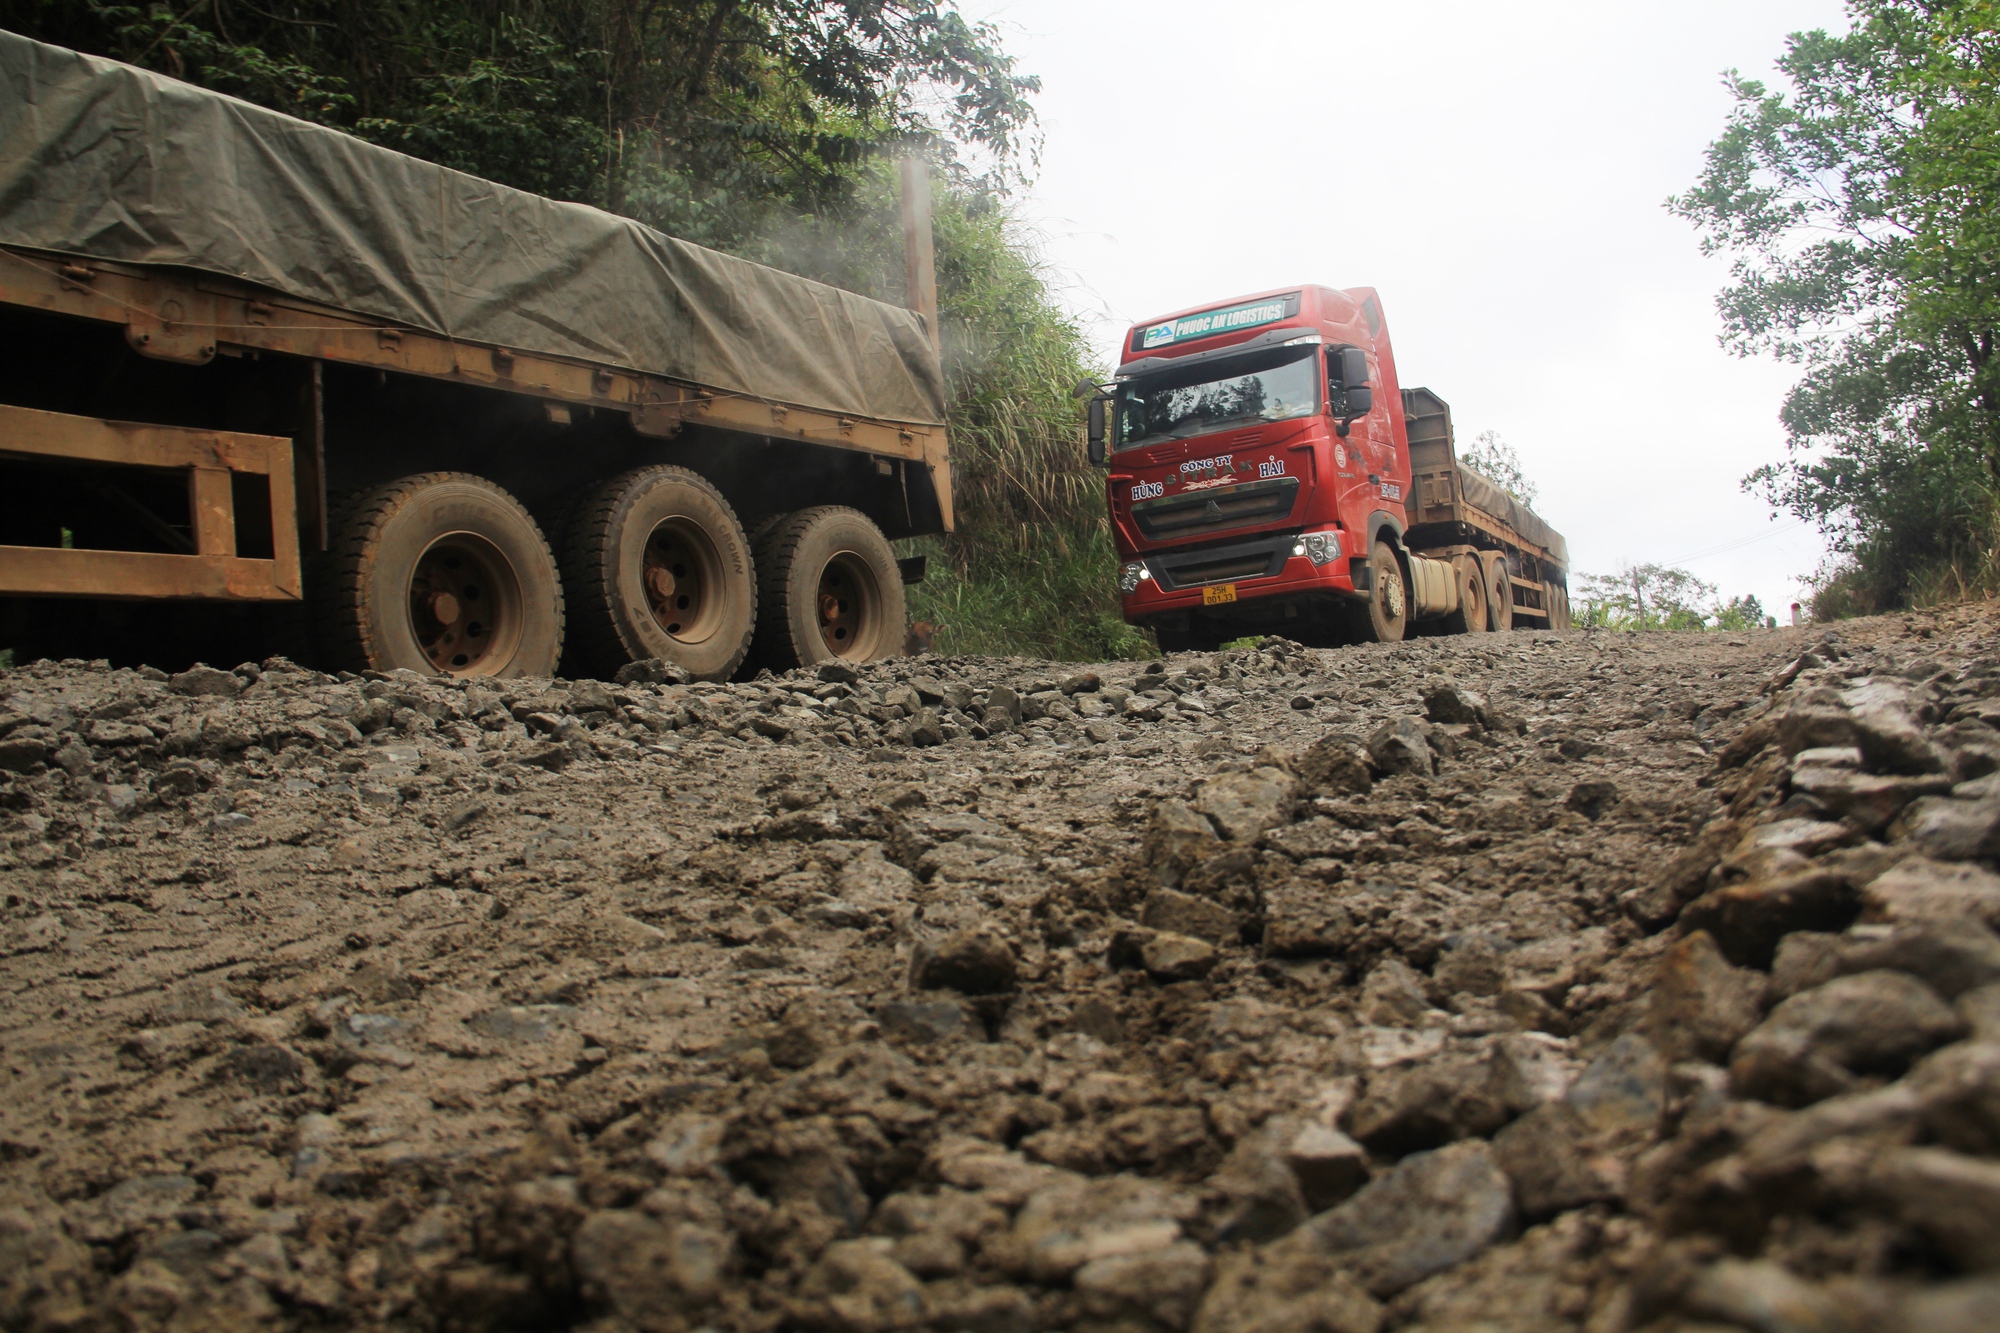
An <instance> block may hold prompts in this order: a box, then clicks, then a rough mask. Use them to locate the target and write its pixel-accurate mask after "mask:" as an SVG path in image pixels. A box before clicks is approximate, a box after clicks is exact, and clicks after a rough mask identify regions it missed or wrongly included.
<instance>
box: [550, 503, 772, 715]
mask: <svg viewBox="0 0 2000 1333" xmlns="http://www.w3.org/2000/svg"><path fill="white" fill-rule="evenodd" d="M562 571H563V587H564V590H565V591H566V593H567V594H568V601H569V607H570V655H571V661H572V663H573V665H572V667H571V671H572V673H573V674H578V675H596V676H599V677H603V678H607V679H608V678H609V677H610V676H611V675H612V674H613V673H615V672H616V671H617V670H618V668H619V667H621V666H623V665H624V664H625V663H627V662H637V661H644V660H645V659H647V658H652V657H657V658H659V659H660V660H662V661H665V662H671V663H673V664H674V665H675V666H678V667H680V668H682V669H683V670H685V671H686V672H687V673H688V674H689V675H691V676H693V677H695V678H696V679H697V680H727V679H729V675H730V673H731V672H733V671H735V670H736V668H737V667H738V666H740V665H741V664H742V662H743V657H744V655H745V654H746V653H748V652H749V651H750V638H751V635H752V634H753V633H754V632H755V630H756V628H757V581H756V576H755V574H754V573H753V571H752V570H751V566H750V542H749V539H748V538H746V537H745V536H744V535H743V525H742V524H740V523H738V522H737V521H736V511H735V510H733V509H731V508H730V507H729V501H727V500H725V499H723V497H722V492H721V491H718V490H717V489H716V488H715V486H714V485H713V484H712V483H711V482H709V481H708V479H707V478H705V477H702V476H700V475H699V474H697V473H694V472H690V471H688V470H687V469H686V468H684V467H669V466H666V465H661V466H657V467H646V468H640V469H639V470H638V471H636V472H627V473H625V474H624V475H623V476H618V477H613V478H612V479H611V480H609V481H607V482H605V483H604V484H603V485H601V486H597V487H594V488H592V489H591V490H590V491H589V492H587V493H586V494H585V495H584V496H583V498H582V499H581V500H580V501H579V502H578V503H577V504H576V505H575V506H574V507H573V508H572V509H571V511H570V516H569V521H568V523H567V524H566V525H565V531H564V533H563V544H562Z"/></svg>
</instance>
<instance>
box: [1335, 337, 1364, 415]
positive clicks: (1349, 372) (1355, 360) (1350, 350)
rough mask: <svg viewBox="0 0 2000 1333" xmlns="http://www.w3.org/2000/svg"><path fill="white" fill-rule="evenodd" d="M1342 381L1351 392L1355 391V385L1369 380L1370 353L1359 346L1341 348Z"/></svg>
mask: <svg viewBox="0 0 2000 1333" xmlns="http://www.w3.org/2000/svg"><path fill="white" fill-rule="evenodd" d="M1340 382H1341V383H1342V384H1345V385H1347V386H1349V387H1348V392H1349V394H1352V393H1353V391H1354V386H1356V385H1361V384H1366V383H1367V382H1368V353H1366V352H1364V351H1362V350H1361V349H1360V348H1359V347H1343V348H1341V349H1340ZM1362 410H1363V411H1366V410H1367V409H1366V408H1363V409H1362Z"/></svg>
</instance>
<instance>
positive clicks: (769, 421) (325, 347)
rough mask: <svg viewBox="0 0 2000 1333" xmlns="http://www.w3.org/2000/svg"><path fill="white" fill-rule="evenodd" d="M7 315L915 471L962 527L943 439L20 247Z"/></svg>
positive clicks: (947, 523) (140, 344)
mask: <svg viewBox="0 0 2000 1333" xmlns="http://www.w3.org/2000/svg"><path fill="white" fill-rule="evenodd" d="M0 303H6V304H11V305H18V306H25V307H28V308H30V309H36V310H46V311H50V312H52V313H58V314H65V315H74V316H77V317H80V318H84V319H94V320H101V321H104V322H107V323H113V324H119V325H122V326H123V327H124V330H125V337H126V341H127V342H129V343H130V344H131V345H132V347H133V349H134V350H135V351H138V352H139V353H140V354H141V355H144V356H148V357H154V358H157V359H159V360H164V361H176V362H180V363H183V364H188V365H205V364H207V362H208V361H209V360H211V359H212V358H213V357H214V356H215V355H216V352H217V349H218V348H219V347H220V346H223V345H228V346H231V347H242V348H250V349H254V350H258V351H268V352H274V353H281V354H284V355H289V356H301V357H311V358H314V359H317V360H323V361H338V362H341V363H343V364H347V365H356V366H366V367H369V368H371V369H378V370H392V371H398V372H401V373H403V374H410V375H422V376H424V377H426V378H428V379H441V380H451V381H455V382H458V383H461V384H472V385H478V386H480V387H483V388H493V389H501V390H505V391H508V392H512V393H520V394H527V395H531V396H534V397H539V398H542V399H545V400H548V401H550V402H552V403H559V404H574V405H580V406H588V407H600V408H609V409H613V410H616V411H622V412H625V413H628V414H629V415H630V416H631V419H632V428H633V429H634V430H636V431H638V432H639V433H640V434H642V435H651V436H656V437H661V438H666V437H671V436H673V435H675V434H677V433H679V431H680V430H681V428H682V427H683V426H685V425H687V424H689V423H697V424H701V425H709V426H716V427H720V428H722V429H725V430H734V431H743V432H746V433H748V434H752V435H760V436H764V437H767V438H770V439H782V440H800V441H804V442H806V443H811V444H823V445H828V446H830V447H832V448H836V449H849V450H853V451H856V452H859V453H867V454H873V455H876V456H878V457H884V458H892V459H904V460H907V461H909V462H911V463H916V464H919V465H920V466H922V467H923V468H924V469H925V470H926V471H927V472H928V473H929V474H930V478H931V481H932V486H933V489H934V490H935V492H936V494H937V500H938V508H939V511H940V514H941V516H942V519H943V523H944V530H945V531H947V532H949V531H951V530H952V527H953V525H954V524H953V512H952V499H951V463H950V459H949V455H948V452H947V447H946V439H945V431H944V428H943V427H942V426H925V425H914V424H910V423H904V422H894V421H878V420H873V419H869V418H855V417H845V416H841V415H839V414H837V413H832V412H826V411H821V410H817V409H814V408H809V407H800V406H798V405H796V404H791V403H778V402H770V401H766V400H764V399H759V398H751V397H747V396H743V395H738V394H730V393H725V392H722V391H719V390H715V389H708V388H703V387H701V386H699V385H691V384H683V383H679V382H676V381H673V380H669V379H666V378H663V377H661V376H658V375H650V374H645V373H643V372H640V371H634V370H627V369H624V368H622V367H614V366H605V365H601V364H596V363H592V362H587V361H575V360H568V359H565V358H562V357H555V356H544V355H540V354H537V353H532V352H522V351H514V350H511V349H508V348H504V347H492V346H488V345H486V344H483V343H468V342H460V341H458V340H456V339H452V338H446V337H441V336H439V335H436V334H431V333H426V332H423V331H421V330H417V329H410V328H400V327H388V326H385V325H382V324H379V323H375V322H370V321H369V320H367V319H366V318H364V317H362V316H359V315H355V314H353V313H352V312H349V311H344V310H338V309H335V308H333V307H331V306H321V305H315V304H313V303H312V302H309V301H300V300H295V299H292V298H289V297H284V296H280V295H277V294H276V293H272V292H268V291H265V290H263V289H261V288H256V287H252V286H250V285H248V284H245V283H236V282H232V281H230V280H229V279H226V278H220V277H211V276H208V275H197V276H194V277H192V278H186V277H179V276H170V275H168V274H165V273H161V272H158V271H155V270H150V269H146V268H144V267H140V266H136V265H130V264H118V263H112V262H110V261H106V260H97V259H92V260H76V259H71V258H66V257H64V256H60V255H50V254H44V253H41V252H38V251H29V250H21V249H17V248H15V247H11V246H5V247H0Z"/></svg>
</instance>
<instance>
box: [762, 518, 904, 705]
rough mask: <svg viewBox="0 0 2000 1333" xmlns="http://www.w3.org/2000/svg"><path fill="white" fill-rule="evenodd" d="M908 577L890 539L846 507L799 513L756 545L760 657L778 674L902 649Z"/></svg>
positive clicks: (870, 658)
mask: <svg viewBox="0 0 2000 1333" xmlns="http://www.w3.org/2000/svg"><path fill="white" fill-rule="evenodd" d="M906 617H907V611H906V609H905V607H904V602H903V574H902V571H901V570H900V569H899V568H897V565H896V553H895V552H894V551H893V550H891V549H890V547H889V539H888V538H887V537H884V536H883V535H882V530H881V529H880V528H878V527H876V526H875V525H874V523H872V522H871V521H869V518H868V516H867V515H866V514H864V513H862V512H861V511H860V510H858V509H849V508H847V507H845V506H843V505H821V506H818V507H816V508H813V509H801V510H799V511H798V512H797V513H795V514H793V515H791V516H790V517H788V518H786V519H785V521H784V522H782V523H779V524H777V525H775V526H774V527H772V528H771V529H770V531H768V532H767V533H765V534H764V540H763V541H762V543H760V544H759V546H758V548H757V648H756V652H757V660H758V662H759V663H760V664H761V665H763V666H766V667H769V668H770V669H771V670H773V671H789V670H791V669H792V668H793V667H802V666H807V667H809V666H816V665H818V664H819V663H821V662H831V661H834V660H835V659H838V660H840V661H843V662H873V661H875V660H876V659H878V658H883V657H889V656H893V655H894V654H896V653H898V652H900V651H902V647H903V636H904V633H905V630H906V626H905V625H904V620H905V619H906Z"/></svg>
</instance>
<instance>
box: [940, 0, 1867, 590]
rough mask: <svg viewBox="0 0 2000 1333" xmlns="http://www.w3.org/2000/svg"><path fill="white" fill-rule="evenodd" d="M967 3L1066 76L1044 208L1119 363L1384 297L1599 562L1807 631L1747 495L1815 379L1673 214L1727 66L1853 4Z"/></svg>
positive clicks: (1039, 212)
mask: <svg viewBox="0 0 2000 1333" xmlns="http://www.w3.org/2000/svg"><path fill="white" fill-rule="evenodd" d="M961 9H962V10H963V12H964V13H965V14H966V15H967V16H968V17H970V18H975V19H989V20H992V21H994V22H997V23H998V24H1000V25H1001V28H1002V31H1003V33H1004V35H1005V43H1006V46H1007V49H1008V50H1009V51H1010V52H1012V53H1014V54H1015V55H1016V56H1018V57H1019V67H1020V68H1021V69H1022V70H1023V71H1024V72H1027V73H1033V74H1038V75H1040V76H1041V78H1042V81H1043V93H1042V95H1041V97H1040V98H1039V100H1038V102H1037V106H1038V107H1039V110H1040V113H1041V121H1042V128H1043V131H1044V134H1045V143H1044V147H1043V153H1042V163H1041V168H1040V171H1039V174H1038V177H1037V179H1036V182H1035V184H1034V187H1033V189H1032V191H1031V192H1030V193H1029V195H1028V197H1027V198H1026V199H1025V200H1023V203H1022V213H1023V216H1024V218H1025V220H1027V221H1028V222H1029V223H1031V224H1032V225H1033V226H1034V227H1035V228H1036V229H1037V230H1038V231H1039V232H1040V234H1041V236H1042V239H1043V243H1044V248H1045V255H1046V258H1047V260H1048V261H1049V263H1050V265H1051V267H1052V269H1053V270H1054V272H1055V274H1056V276H1057V278H1058V280H1059V282H1060V283H1061V284H1062V286H1063V288H1064V291H1065V296H1066V299H1067V300H1068V301H1069V303H1070V305H1071V306H1072V308H1073V309H1075V310H1076V311H1077V313H1078V314H1079V315H1080V316H1082V317H1083V318H1084V319H1085V323H1086V327H1087V328H1089V329H1090V331H1091V335H1092V340H1093V342H1094V343H1095V345H1096V346H1097V347H1098V348H1099V350H1100V354H1101V355H1102V356H1103V357H1104V358H1105V359H1106V361H1107V363H1108V362H1109V361H1110V360H1112V359H1113V358H1114V356H1115V349H1116V345H1117V341H1118V337H1119V334H1120V332H1121V331H1122V330H1123V328H1124V327H1125V326H1127V325H1129V324H1131V323H1134V322H1136V321H1138V320H1140V319H1144V318H1146V317H1149V316H1152V315H1157V314H1163V313H1166V312H1168V311H1172V310H1177V309H1181V308H1183V307H1186V306H1190V305H1196V304H1206V303H1207V302H1209V301H1211V300H1215V301H1220V300H1222V299H1223V298H1226V297H1230V296H1234V295H1237V294H1239V293H1244V292H1252V291H1257V290H1259V289H1263V288H1270V287H1278V286H1283V285H1286V284H1290V283H1299V282H1321V283H1326V284H1328V285H1331V286H1335V287H1353V286H1372V287H1375V288H1377V289H1378V290H1379V291H1380V292H1381V294H1382V303H1383V307H1384V310H1385V312H1386V314H1387V316H1388V321H1389V328H1390V332H1391V335H1392V337H1393V339H1394V343H1395V349H1396V359H1397V369H1398V371H1399V373H1400V374H1401V376H1402V381H1403V383H1404V384H1406V385H1419V384H1421V385H1428V386H1429V387H1430V388H1432V389H1434V390H1435V391H1437V392H1438V393H1439V394H1440V395H1441V396H1442V397H1444V398H1445V399H1446V401H1448V402H1449V403H1451V405H1452V412H1453V419H1454V423H1455V425H1456V428H1457V431H1458V436H1459V439H1460V440H1462V441H1468V442H1469V441H1470V440H1471V439H1472V438H1473V437H1474V436H1475V435H1477V434H1478V433H1479V432H1481V431H1484V430H1497V431H1499V432H1500V434H1501V436H1502V437H1503V438H1504V439H1506V440H1507V441H1508V442H1509V443H1510V444H1512V445H1513V446H1514V447H1515V449H1516V450H1518V451H1519V453H1520V455H1521V459H1522V463H1523V465H1524V467H1525V469H1526V471H1527V473H1528V475H1529V477H1530V478H1531V479H1532V480H1534V481H1535V482H1537V483H1538V484H1539V485H1540V487H1541V498H1540V500H1539V501H1538V502H1537V503H1536V509H1537V510H1538V511H1539V512H1540V513H1541V514H1542V515H1543V516H1544V517H1546V518H1547V519H1548V520H1549V521H1550V522H1551V523H1553V524H1554V525H1555V526H1556V527H1557V528H1558V529H1560V530H1561V531H1562V532H1563V533H1564V534H1565V535H1566V536H1567V537H1568V538H1569V543H1570V556H1571V560H1572V563H1573V566H1574V569H1575V571H1577V572H1583V573H1598V572H1609V571H1611V570H1613V569H1615V568H1616V567H1617V566H1618V565H1619V564H1620V563H1621V562H1624V561H1661V562H1667V563H1674V564H1680V565H1683V566H1685V567H1687V568H1689V569H1691V570H1693V571H1694V572H1695V573H1696V574H1698V575H1700V576H1701V577H1702V578H1704V579H1706V580H1708V581H1709V582H1711V583H1715V584H1719V585H1720V586H1721V589H1722V592H1723V595H1724V596H1725V597H1727V596H1731V595H1735V594H1738V593H1744V592H1750V593H1755V594H1756V595H1757V597H1758V598H1759V599H1760V600H1761V601H1762V602H1763V604H1764V607H1765V609H1766V610H1767V611H1769V612H1771V613H1772V614H1774V615H1777V616H1778V617H1779V619H1780V623H1782V622H1783V620H1784V618H1785V615H1786V610H1787V608H1788V606H1789V604H1790V603H1791V602H1792V601H1793V600H1795V599H1796V598H1797V597H1799V596H1800V588H1799V585H1798V583H1797V581H1796V580H1797V576H1799V575H1801V574H1804V573H1807V572H1809V571H1810V570H1811V569H1812V568H1813V567H1814V566H1815V565H1816V564H1817V563H1818V562H1819V559H1820V555H1821V550H1822V548H1821V543H1820V540H1819V538H1818V535H1817V533H1816V532H1814V531H1813V530H1812V529H1810V528H1800V527H1793V526H1791V525H1792V522H1793V521H1792V520H1791V519H1790V518H1789V517H1788V516H1784V515H1780V516H1779V517H1778V518H1777V519H1776V520H1775V521H1773V520H1771V519H1770V518H1769V517H1768V515H1769V510H1768V508H1767V507H1766V506H1765V505H1763V504H1762V503H1760V502H1759V501H1758V500H1756V499H1755V498H1753V497H1751V496H1748V495H1745V494H1744V493H1743V491H1742V489H1741V487H1740V486H1739V484H1738V482H1739V479H1740V478H1741V477H1742V476H1743V475H1744V474H1745V473H1746V472H1748V471H1750V470H1751V469H1752V468H1754V467H1756V466H1757V465H1759V464H1761V463H1765V462H1769V461H1772V460H1775V459H1778V458H1781V457H1782V456H1783V455H1784V434H1783V429H1782V427H1781V426H1780V425H1779V423H1778V420H1777V412H1778V407H1779V405H1780V401H1781V399H1782V397H1783V395H1784V392H1785V390H1786V389H1787V388H1788V387H1789V385H1790V384H1791V382H1792V380H1793V378H1794V371H1793V369H1792V368H1791V367H1787V366H1783V365H1778V364H1775V363H1772V362H1768V361H1741V360H1738V359H1736V358H1735V357H1733V356H1730V355H1729V354H1727V353H1725V352H1723V351H1722V350H1721V348H1719V347H1718V346H1717V345H1716V335H1717V333H1718V332H1719V331H1720V327H1721V326H1720V323H1719V321H1718V318H1717V316H1716V313H1715V308H1714V298H1715V294H1716V292H1717V291H1718V290H1720V288H1721V287H1722V285H1723V283H1724V281H1725V280H1726V277H1727V273H1726V267H1725V264H1724V262H1723V261H1722V260H1719V259H1717V260H1710V259H1704V258H1702V256H1701V254H1700V251H1699V249H1698V248H1697V244H1696V236H1695V232H1694V230H1693V228H1691V227H1690V226H1689V225H1688V224H1687V223H1685V222H1683V221H1681V220H1680V219H1678V218H1675V217H1672V216H1670V215H1669V214H1668V213H1667V212H1666V210H1665V209H1664V208H1663V207H1662V204H1663V201H1664V200H1665V199H1666V197H1667V196H1668V195H1669V194H1674V193H1678V192H1680V191H1683V190H1686V189H1688V188H1689V187H1690V186H1691V185H1692V184H1693V183H1694V181H1695V178H1696V175H1697V173H1698V172H1699V171H1700V169H1701V161H1702V152H1703V150H1704V149H1705V148H1706V146H1707V145H1708V143H1709V141H1710V140H1712V139H1713V138H1714V137H1715V136H1716V135H1717V134H1718V133H1719V132H1720V131H1721V129H1722V126H1723V121H1724V117H1725V115H1726V114H1727V112H1728V108H1729V99H1728V96H1727V94H1726V93H1725V92H1724V90H1723V88H1722V86H1721V74H1722V71H1724V70H1725V69H1729V68H1732V67H1734V68H1738V69H1741V70H1742V71H1743V72H1744V73H1746V74H1748V75H1750V76H1751V77H1753V78H1762V79H1765V80H1766V81H1767V82H1768V81H1771V80H1772V78H1773V77H1774V71H1773V62H1774V61H1775V60H1776V58H1777V57H1778V56H1779V55H1780V54H1781V52H1782V50H1783V43H1784V38H1785V35H1786V34H1787V33H1790V32H1794V31H1799V30H1803V29H1810V28H1816V27H1824V28H1829V29H1840V28H1844V27H1845V26H1846V24H1845V17H1844V10H1843V7H1842V5H1841V4H1840V3H1839V2H1838V0H1678V2H1677V3H1675V4H1672V5H1654V4H1637V3H1631V2H1630V0H1594V2H1590V3H1584V2H1574V0H1573V2H1567V3H1566V2H1565V0H1512V3H1503V4H1495V3H1491V2H1490V0H1489V2H1488V3H1464V2H1463V0H1403V3H1392V4H1381V3H1368V4H1362V3H1357V2H1356V0H1317V2H1315V3H1291V2H1290V0H1235V3H1232V4H1214V3H1199V2H1198V0H1152V3H1140V2H1139V0H962V3H961ZM1781 528H1782V529H1787V530H1784V531H1779V529H1781ZM1757 538H1761V540H1747V539H1757ZM1746 541H1747V544H1744V545H1741V546H1738V547H1737V548H1736V549H1734V550H1728V551H1721V552H1718V553H1715V554H1704V553H1707V552H1711V551H1713V550H1714V549H1715V548H1718V547H1722V546H1726V545H1728V544H1730V543H1736V542H1746ZM1572 586H1574V584H1572Z"/></svg>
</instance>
